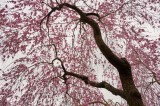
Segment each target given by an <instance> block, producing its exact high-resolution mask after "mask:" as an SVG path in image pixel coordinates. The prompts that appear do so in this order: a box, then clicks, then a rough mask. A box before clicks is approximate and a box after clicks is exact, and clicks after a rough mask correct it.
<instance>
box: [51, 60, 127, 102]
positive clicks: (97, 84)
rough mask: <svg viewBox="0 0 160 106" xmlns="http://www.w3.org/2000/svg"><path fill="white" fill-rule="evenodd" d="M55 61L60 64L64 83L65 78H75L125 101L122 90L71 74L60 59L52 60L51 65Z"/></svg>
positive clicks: (105, 83) (83, 76) (103, 82)
mask: <svg viewBox="0 0 160 106" xmlns="http://www.w3.org/2000/svg"><path fill="white" fill-rule="evenodd" d="M55 60H58V61H60V63H61V67H62V69H63V71H64V74H63V80H64V81H65V82H66V80H67V77H66V76H73V77H76V78H78V79H80V80H82V81H84V82H85V84H87V85H90V86H92V87H96V88H104V89H107V90H108V91H110V92H111V93H112V94H114V95H118V96H121V97H122V98H124V99H125V94H124V92H123V91H122V90H119V89H117V88H115V87H113V86H112V85H110V84H109V83H107V82H105V81H102V82H95V81H91V80H90V79H89V78H88V77H87V76H85V75H81V74H77V73H73V72H69V71H67V70H66V68H65V66H64V64H63V61H62V60H61V59H60V58H55V59H54V60H52V65H53V62H54V61H55Z"/></svg>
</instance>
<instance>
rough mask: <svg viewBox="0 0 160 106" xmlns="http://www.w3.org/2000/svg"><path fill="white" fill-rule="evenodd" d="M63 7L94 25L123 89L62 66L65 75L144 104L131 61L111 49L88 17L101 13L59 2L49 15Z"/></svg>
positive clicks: (131, 104) (98, 41) (134, 104)
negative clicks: (86, 11)
mask: <svg viewBox="0 0 160 106" xmlns="http://www.w3.org/2000/svg"><path fill="white" fill-rule="evenodd" d="M63 7H68V8H70V9H73V10H74V11H75V12H77V13H78V14H79V15H80V21H81V22H84V23H86V24H88V25H90V26H91V27H92V29H93V32H94V39H95V42H96V44H97V46H98V48H99V49H100V51H101V52H102V53H103V55H104V56H105V58H106V59H107V60H108V61H109V62H110V63H111V64H112V65H113V66H114V67H115V68H116V69H117V71H118V73H119V76H120V80H121V83H122V87H123V90H119V89H117V88H114V87H113V86H112V85H110V84H108V83H107V82H105V81H102V82H99V83H98V82H93V81H90V80H89V79H88V77H86V76H84V75H79V74H76V73H73V72H68V71H66V70H65V68H64V66H63V67H62V68H63V70H64V72H65V75H70V76H74V77H76V78H79V79H81V80H83V81H84V82H85V83H86V84H88V85H91V86H93V87H97V88H105V89H107V90H109V91H110V92H112V93H113V94H114V95H119V96H121V97H122V98H124V99H125V100H126V101H127V103H128V105H129V106H144V104H143V101H142V97H141V95H140V93H139V91H138V90H137V88H136V86H135V84H134V81H133V77H132V72H131V66H130V64H129V62H128V61H127V60H126V59H125V58H119V57H118V56H116V55H115V54H114V53H113V52H112V51H111V49H110V48H109V47H108V46H107V45H106V44H105V42H104V41H103V39H102V36H101V31H100V27H99V25H98V23H97V22H96V21H95V20H93V19H92V18H89V17H88V16H89V15H95V16H96V17H98V18H100V17H99V15H98V14H96V13H84V12H83V11H81V10H80V9H79V8H78V7H76V6H74V5H70V4H68V3H63V4H59V6H58V7H54V8H52V10H51V12H50V13H49V14H48V17H49V16H50V14H51V13H52V12H54V11H56V10H61V9H62V8H63Z"/></svg>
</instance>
